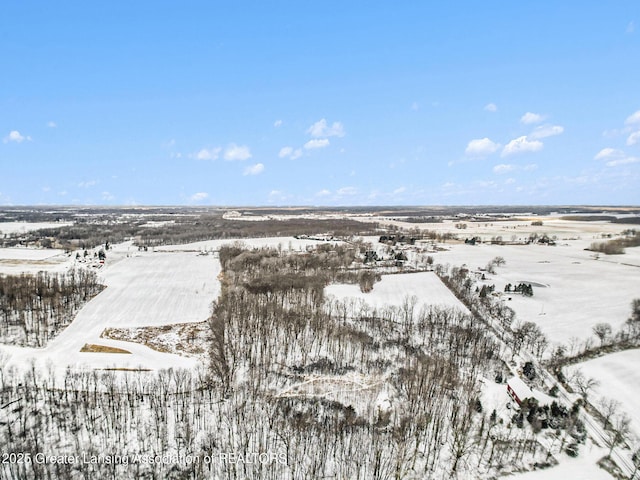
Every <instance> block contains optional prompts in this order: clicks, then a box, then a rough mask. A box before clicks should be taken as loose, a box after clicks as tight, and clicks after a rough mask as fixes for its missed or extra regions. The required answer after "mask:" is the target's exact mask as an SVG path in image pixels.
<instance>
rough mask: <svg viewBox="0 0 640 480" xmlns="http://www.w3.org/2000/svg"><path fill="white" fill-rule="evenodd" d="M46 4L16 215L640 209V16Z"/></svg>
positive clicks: (7, 148) (25, 74) (6, 199)
mask: <svg viewBox="0 0 640 480" xmlns="http://www.w3.org/2000/svg"><path fill="white" fill-rule="evenodd" d="M396 3H397V4H392V3H391V2H360V1H349V2H345V1H340V2H337V1H336V2H334V1H325V2H321V3H312V2H300V1H296V2H294V1H287V2H285V1H276V0H274V1H268V2H264V1H260V2H258V1H255V2H245V1H234V2H218V1H216V2H204V1H203V2H194V1H184V2H165V1H154V2H148V1H136V2H123V1H115V2H80V1H75V2H74V1H68V2H44V1H42V2H33V1H14V0H7V1H4V2H3V4H2V7H1V13H0V50H1V51H2V58H1V59H0V138H1V139H2V141H1V142H0V204H5V205H7V204H14V205H15V204H42V203H44V204H105V205H131V204H139V205H144V204H149V205H154V204H156V205H178V204H179V205H192V204H193V205H210V204H211V205H435V204H439V205H440V204H448V205H454V204H607V205H612V204H634V205H638V204H640V193H639V192H640V188H639V187H640V133H639V132H640V3H638V1H637V0H633V1H625V0H622V1H617V2H601V1H594V0H587V1H585V2H550V1H538V2H496V1H489V2H483V3H478V2H424V1H407V2H396Z"/></svg>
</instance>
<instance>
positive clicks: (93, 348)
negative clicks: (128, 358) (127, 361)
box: [80, 343, 131, 354]
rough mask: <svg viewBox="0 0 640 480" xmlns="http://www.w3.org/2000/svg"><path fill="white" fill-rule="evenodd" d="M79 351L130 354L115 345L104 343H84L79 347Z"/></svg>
mask: <svg viewBox="0 0 640 480" xmlns="http://www.w3.org/2000/svg"><path fill="white" fill-rule="evenodd" d="M80 351H81V352H89V353H128V354H131V352H130V351H128V350H124V349H122V348H116V347H107V346H106V345H95V344H93V343H85V344H84V347H82V348H81V349H80Z"/></svg>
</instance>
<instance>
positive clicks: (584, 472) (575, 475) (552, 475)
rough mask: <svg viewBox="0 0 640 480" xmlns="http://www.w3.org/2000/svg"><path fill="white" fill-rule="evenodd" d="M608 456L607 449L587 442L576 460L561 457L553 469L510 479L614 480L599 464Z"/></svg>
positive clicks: (517, 475) (565, 456) (513, 476)
mask: <svg viewBox="0 0 640 480" xmlns="http://www.w3.org/2000/svg"><path fill="white" fill-rule="evenodd" d="M606 454H607V450H606V449H605V448H600V447H598V446H596V445H594V444H593V442H591V441H590V440H587V442H586V444H585V445H581V446H580V454H579V456H578V457H576V458H571V457H569V456H568V455H560V456H558V458H557V460H558V461H559V462H560V464H559V465H556V466H555V467H553V468H546V469H543V470H536V471H534V472H527V473H520V474H516V475H512V476H510V477H508V478H509V479H510V480H573V479H576V480H578V479H579V480H612V479H613V477H612V476H611V475H610V474H609V473H607V472H606V471H605V470H603V469H601V468H600V467H599V466H598V465H597V462H598V461H599V460H600V459H601V458H602V457H604V456H605V455H606Z"/></svg>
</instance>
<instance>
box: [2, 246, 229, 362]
mask: <svg viewBox="0 0 640 480" xmlns="http://www.w3.org/2000/svg"><path fill="white" fill-rule="evenodd" d="M219 273H220V266H219V262H217V261H216V260H214V259H213V258H212V257H209V256H201V255H196V254H193V253H159V252H156V253H151V252H147V253H141V254H136V255H134V256H129V257H122V254H121V259H120V260H119V261H118V262H117V263H115V264H114V265H108V266H107V267H105V268H104V270H102V271H101V273H100V275H101V277H102V279H103V281H104V283H105V284H106V285H107V288H106V289H105V290H103V291H102V292H101V293H100V294H99V295H97V296H96V297H95V298H93V299H92V300H91V301H90V302H89V303H87V304H86V305H85V306H84V308H82V309H81V310H80V312H79V313H78V315H77V316H76V318H75V320H74V321H73V322H72V323H71V325H70V326H69V327H67V328H66V329H65V330H64V331H63V332H62V333H61V334H60V335H59V336H58V337H56V338H55V339H54V340H53V341H52V342H51V343H50V344H49V345H48V346H47V347H46V348H44V349H33V348H20V347H10V346H0V352H5V353H8V354H9V355H10V359H9V362H10V363H12V364H15V365H18V366H22V367H24V366H28V365H29V364H30V362H31V360H32V359H33V360H34V361H35V362H36V364H38V365H39V366H41V367H46V366H47V365H48V364H52V365H53V366H54V367H55V368H57V369H58V370H60V371H63V370H64V369H65V368H66V366H67V365H71V366H79V365H82V364H85V365H87V366H89V367H93V368H107V367H117V368H137V367H141V368H150V369H157V368H168V367H170V366H182V367H193V366H195V364H196V361H195V360H194V359H188V358H184V357H179V356H177V355H170V354H166V353H160V352H157V351H154V350H152V349H150V348H148V347H146V346H144V345H139V344H135V343H131V342H122V341H115V340H109V339H103V338H100V334H101V333H102V331H103V330H104V329H105V328H106V327H136V326H146V325H163V324H171V323H185V322H197V321H203V320H206V319H207V318H208V316H209V313H210V306H211V302H212V301H213V300H214V299H215V298H216V297H217V295H218V294H219V291H220V284H219V281H218V280H217V276H218V274H219ZM86 343H93V344H98V345H105V346H109V347H116V348H122V349H124V350H127V351H130V352H131V354H130V355H128V354H109V353H85V352H80V349H81V348H82V347H83V346H84V345H85V344H86Z"/></svg>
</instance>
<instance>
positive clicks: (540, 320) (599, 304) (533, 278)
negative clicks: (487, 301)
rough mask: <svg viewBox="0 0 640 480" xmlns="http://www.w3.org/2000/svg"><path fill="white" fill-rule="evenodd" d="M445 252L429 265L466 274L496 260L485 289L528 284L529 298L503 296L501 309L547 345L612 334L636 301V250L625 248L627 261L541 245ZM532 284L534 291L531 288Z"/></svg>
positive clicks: (639, 270) (573, 246)
mask: <svg viewBox="0 0 640 480" xmlns="http://www.w3.org/2000/svg"><path fill="white" fill-rule="evenodd" d="M447 248H449V249H450V250H449V251H446V252H438V253H436V254H433V256H434V259H435V262H436V263H441V264H447V263H448V264H450V265H452V266H461V265H463V264H465V265H467V266H468V268H469V269H470V270H471V271H474V270H477V269H478V268H479V267H484V266H485V265H486V264H487V263H488V262H489V261H490V260H491V259H492V258H494V257H496V256H502V257H503V258H504V259H505V260H506V265H505V266H504V267H498V268H497V274H496V275H490V274H488V273H486V276H487V283H488V284H495V285H496V291H503V290H504V286H505V285H506V284H507V283H511V284H517V283H520V282H525V283H531V284H532V285H533V291H534V295H533V297H530V298H527V297H523V296H521V295H519V294H512V295H508V296H507V298H508V297H511V299H512V300H511V301H509V300H505V301H506V302H507V305H509V306H510V307H511V308H513V309H514V310H515V311H516V314H517V318H518V319H519V320H521V321H532V322H535V323H537V324H538V325H539V326H540V328H542V330H543V332H544V333H545V334H547V336H548V338H549V340H550V341H551V343H552V344H554V343H564V344H567V343H569V340H570V339H571V338H572V337H576V338H578V339H580V340H584V339H586V338H588V337H592V338H593V339H594V340H595V337H593V333H592V331H591V329H592V327H593V325H595V324H596V323H598V322H608V323H610V324H611V326H612V327H613V328H614V330H615V329H618V328H619V327H620V326H621V325H622V324H623V323H624V322H625V321H626V319H627V318H628V317H629V314H630V308H631V307H630V304H631V301H632V300H633V299H634V298H636V297H638V295H639V294H640V292H638V288H637V285H639V284H640V265H638V266H635V265H633V264H631V263H629V262H633V261H634V260H635V259H637V258H638V256H637V253H638V252H636V251H640V248H638V247H636V248H628V249H627V251H628V252H630V255H629V256H628V257H627V254H625V255H616V256H609V257H605V256H601V257H600V259H599V260H595V259H594V258H593V252H588V251H584V250H583V249H584V242H579V241H578V242H563V243H561V244H560V245H558V246H543V245H521V246H514V245H502V246H501V245H489V244H481V245H475V246H471V245H464V244H455V245H449V246H447ZM536 284H538V285H540V286H536Z"/></svg>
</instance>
